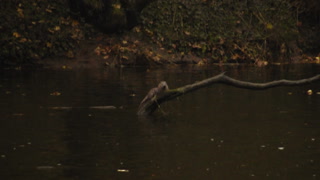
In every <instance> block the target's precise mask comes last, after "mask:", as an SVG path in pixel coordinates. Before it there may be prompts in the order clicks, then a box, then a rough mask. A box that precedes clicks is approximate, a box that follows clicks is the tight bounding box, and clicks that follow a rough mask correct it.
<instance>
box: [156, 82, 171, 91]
mask: <svg viewBox="0 0 320 180" xmlns="http://www.w3.org/2000/svg"><path fill="white" fill-rule="evenodd" d="M158 89H159V90H161V91H166V90H168V89H169V86H168V84H167V82H165V81H161V82H160V83H159V85H158Z"/></svg>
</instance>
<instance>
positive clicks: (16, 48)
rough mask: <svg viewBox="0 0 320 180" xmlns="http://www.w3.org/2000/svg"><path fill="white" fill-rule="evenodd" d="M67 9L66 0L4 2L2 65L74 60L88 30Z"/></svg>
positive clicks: (1, 10)
mask: <svg viewBox="0 0 320 180" xmlns="http://www.w3.org/2000/svg"><path fill="white" fill-rule="evenodd" d="M66 7H68V4H67V3H66V1H63V0H58V1H55V0H45V1H43V0H27V1H22V0H10V1H4V2H2V4H1V6H0V16H1V17H2V20H1V21H2V22H1V24H0V31H1V35H0V44H1V47H2V48H1V50H0V54H1V59H0V63H4V64H23V63H34V62H35V61H37V60H42V59H43V58H46V57H50V56H57V55H65V56H67V57H70V58H72V57H73V56H74V52H73V49H74V47H75V46H77V44H78V43H79V41H80V40H82V39H84V36H85V31H84V30H85V29H86V28H87V26H85V25H83V24H82V25H80V22H79V20H75V19H72V18H71V17H70V11H69V9H68V8H66Z"/></svg>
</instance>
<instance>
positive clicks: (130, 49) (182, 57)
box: [36, 32, 320, 69]
mask: <svg viewBox="0 0 320 180" xmlns="http://www.w3.org/2000/svg"><path fill="white" fill-rule="evenodd" d="M319 56H320V54H319V55H305V54H303V55H301V56H299V57H296V59H295V60H294V61H283V60H256V61H253V60H251V61H241V60H237V59H229V60H225V61H218V60H212V59H210V58H206V57H199V56H197V55H194V54H192V53H188V54H184V53H177V52H173V51H172V50H169V49H166V48H164V47H161V46H160V47H159V46H158V45H156V44H154V43H152V42H150V40H149V39H148V38H147V37H144V36H143V35H142V34H139V33H137V32H128V33H126V34H124V35H110V34H103V33H98V34H96V35H94V36H93V37H91V38H90V39H88V40H84V41H81V43H80V44H79V46H78V47H77V48H76V50H75V51H74V56H72V57H71V58H68V57H61V56H59V57H50V58H46V59H43V60H38V61H36V64H37V65H40V66H42V67H45V68H63V69H68V68H83V67H85V68H99V67H124V66H163V65H195V66H207V65H225V64H234V65H237V64H252V65H255V66H258V67H262V66H266V65H270V64H273V65H281V64H290V63H295V64H297V63H319V64H320V58H319Z"/></svg>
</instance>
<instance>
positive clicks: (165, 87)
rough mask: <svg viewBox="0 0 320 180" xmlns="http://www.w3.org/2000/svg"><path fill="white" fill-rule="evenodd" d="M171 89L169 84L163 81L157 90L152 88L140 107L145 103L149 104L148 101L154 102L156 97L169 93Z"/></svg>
mask: <svg viewBox="0 0 320 180" xmlns="http://www.w3.org/2000/svg"><path fill="white" fill-rule="evenodd" d="M168 89H169V86H168V84H167V82H165V81H161V82H160V83H159V84H158V87H155V88H152V89H151V90H150V91H149V92H148V94H147V95H146V97H144V98H143V100H142V101H141V103H140V106H141V105H142V104H144V103H145V102H147V101H148V100H152V98H154V97H156V96H157V95H158V94H160V93H162V92H164V91H167V90H168ZM140 106H139V107H140Z"/></svg>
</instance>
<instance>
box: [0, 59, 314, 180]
mask: <svg viewBox="0 0 320 180" xmlns="http://www.w3.org/2000/svg"><path fill="white" fill-rule="evenodd" d="M223 71H226V72H227V75H229V76H231V77H233V78H236V79H240V80H245V81H253V82H265V81H270V80H276V79H282V78H286V79H300V78H306V77H310V76H313V75H316V74H318V73H320V66H319V65H291V66H268V67H265V68H255V67H244V66H223V67H210V68H190V67H185V68H174V67H168V68H166V69H165V70H162V69H160V68H159V69H150V70H147V69H145V68H123V69H74V70H21V71H17V70H1V71H0V99H1V101H0V155H1V157H0V167H1V168H0V177H1V179H10V180H16V179H24V180H28V179H30V180H31V179H32V180H36V179H39V180H40V179H41V180H43V179H65V180H69V179H90V180H94V179H130V180H132V179H139V180H141V179H159V180H160V179H161V180H162V179H168V180H169V179H172V180H176V179H181V180H185V179H192V180H193V179H253V178H256V179H318V178H319V177H320V173H319V172H320V94H317V92H320V83H319V82H317V83H314V84H311V85H306V86H303V87H278V88H273V89H269V90H264V91H250V90H244V89H238V88H233V87H229V86H226V85H215V86H212V87H208V88H204V89H201V90H198V91H196V92H193V93H191V94H187V95H185V96H182V97H180V98H179V99H177V100H174V101H170V102H168V103H166V104H164V105H162V106H161V109H160V111H157V113H156V114H155V115H154V116H152V117H149V118H139V117H138V116H137V115H136V110H137V107H138V104H139V102H140V101H141V99H142V98H143V96H144V95H145V94H146V93H147V92H148V90H149V89H150V88H152V87H154V86H156V85H157V84H158V82H160V81H161V80H166V81H167V82H168V85H169V86H171V87H178V86H181V85H185V84H189V83H192V82H194V81H197V80H202V79H205V78H208V77H211V76H214V75H216V74H219V73H220V72H223ZM309 89H312V90H313V95H306V91H307V90H309ZM90 106H115V107H116V109H91V108H88V107H90ZM52 107H73V108H72V109H68V108H67V109H53V108H52Z"/></svg>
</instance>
